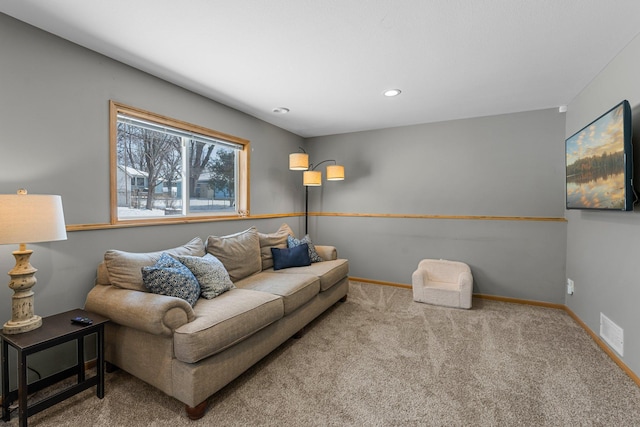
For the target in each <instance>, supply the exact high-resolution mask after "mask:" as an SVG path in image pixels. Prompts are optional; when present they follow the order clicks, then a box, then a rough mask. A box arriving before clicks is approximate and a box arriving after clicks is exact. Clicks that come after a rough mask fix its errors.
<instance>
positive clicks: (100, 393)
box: [96, 325, 104, 399]
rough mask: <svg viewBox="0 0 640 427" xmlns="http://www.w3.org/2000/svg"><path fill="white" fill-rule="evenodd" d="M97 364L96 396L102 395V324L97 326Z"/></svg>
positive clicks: (101, 396) (100, 396)
mask: <svg viewBox="0 0 640 427" xmlns="http://www.w3.org/2000/svg"><path fill="white" fill-rule="evenodd" d="M97 341H98V343H97V344H98V366H96V374H97V375H98V386H97V387H96V394H97V395H98V398H100V399H102V398H103V397H104V325H100V327H99V328H98V336H97Z"/></svg>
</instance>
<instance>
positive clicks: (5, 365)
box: [2, 340, 11, 422]
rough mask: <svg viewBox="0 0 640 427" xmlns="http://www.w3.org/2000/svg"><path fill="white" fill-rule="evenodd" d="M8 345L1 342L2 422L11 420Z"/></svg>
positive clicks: (3, 341)
mask: <svg viewBox="0 0 640 427" xmlns="http://www.w3.org/2000/svg"><path fill="white" fill-rule="evenodd" d="M10 403H11V402H9V344H7V342H6V341H5V340H2V421H5V422H6V421H9V420H10V419H11V412H9V404H10Z"/></svg>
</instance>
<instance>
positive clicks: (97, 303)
mask: <svg viewBox="0 0 640 427" xmlns="http://www.w3.org/2000/svg"><path fill="white" fill-rule="evenodd" d="M85 309H86V310H88V311H91V312H94V313H97V314H100V315H102V316H105V317H107V318H109V319H110V320H111V321H113V322H115V323H117V324H119V325H123V326H128V327H131V328H134V329H138V330H141V331H144V332H148V333H150V334H153V335H166V336H171V335H173V331H174V330H175V329H176V328H179V327H180V326H182V325H184V324H186V323H189V322H191V321H192V320H194V319H195V313H194V311H193V308H192V307H191V306H190V305H189V303H188V302H186V301H185V300H183V299H180V298H175V297H168V296H164V295H158V294H153V293H147V292H140V291H134V290H130V289H122V288H118V287H115V286H112V285H107V286H104V285H96V286H94V287H93V289H92V290H91V292H89V295H87V301H86V303H85Z"/></svg>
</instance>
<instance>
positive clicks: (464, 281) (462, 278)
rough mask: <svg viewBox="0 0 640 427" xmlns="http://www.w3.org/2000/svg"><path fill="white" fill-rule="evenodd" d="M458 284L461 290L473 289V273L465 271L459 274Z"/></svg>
mask: <svg viewBox="0 0 640 427" xmlns="http://www.w3.org/2000/svg"><path fill="white" fill-rule="evenodd" d="M458 284H459V285H460V289H461V290H463V289H468V290H471V289H472V288H473V275H472V274H471V273H470V272H468V271H463V272H462V273H460V275H459V276H458Z"/></svg>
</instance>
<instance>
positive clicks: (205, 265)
mask: <svg viewBox="0 0 640 427" xmlns="http://www.w3.org/2000/svg"><path fill="white" fill-rule="evenodd" d="M173 257H174V258H175V259H177V260H178V261H180V262H181V263H182V264H184V265H185V266H186V267H187V268H188V269H189V270H190V271H191V272H192V273H193V275H194V276H196V279H198V283H199V284H200V295H202V297H203V298H206V299H213V298H215V297H217V296H218V295H221V294H223V293H225V292H226V291H228V290H229V289H234V288H235V285H234V284H233V282H231V279H230V278H229V273H228V272H227V270H226V269H225V268H224V265H223V264H222V263H221V262H220V260H219V259H218V258H216V257H214V256H213V255H211V254H206V255H205V256H203V257H197V256H189V255H174V256H173Z"/></svg>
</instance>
